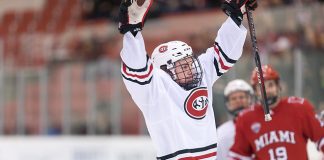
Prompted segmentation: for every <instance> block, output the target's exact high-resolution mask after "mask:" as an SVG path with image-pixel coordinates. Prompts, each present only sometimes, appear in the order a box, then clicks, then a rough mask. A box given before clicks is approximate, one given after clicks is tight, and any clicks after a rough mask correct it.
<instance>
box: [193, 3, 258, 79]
mask: <svg viewBox="0 0 324 160" xmlns="http://www.w3.org/2000/svg"><path fill="white" fill-rule="evenodd" d="M244 5H249V7H250V8H251V9H252V10H254V9H255V8H256V7H257V3H256V2H255V0H250V1H248V0H226V1H224V3H223V5H222V9H223V11H224V12H225V13H226V14H227V15H228V16H229V18H228V19H227V20H226V21H225V22H224V23H223V25H222V26H221V28H220V29H219V31H218V34H217V37H216V39H215V43H214V46H213V47H211V48H209V49H208V50H207V51H206V53H205V54H202V55H201V56H200V57H199V59H200V61H202V63H203V64H204V65H205V66H206V67H205V68H206V72H207V73H208V79H210V83H211V84H213V83H214V82H215V81H216V80H217V79H218V78H219V77H220V76H222V75H223V74H224V73H225V72H227V71H228V70H229V69H230V68H231V67H232V66H233V65H234V64H235V63H236V61H237V60H238V59H239V58H240V57H241V55H242V51H243V45H244V42H245V38H246V33H247V30H246V29H245V27H244V26H243V25H242V24H241V23H242V20H243V13H244V11H242V10H241V8H244Z"/></svg>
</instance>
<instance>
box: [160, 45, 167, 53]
mask: <svg viewBox="0 0 324 160" xmlns="http://www.w3.org/2000/svg"><path fill="white" fill-rule="evenodd" d="M167 50H168V46H161V47H160V48H159V52H160V53H164V52H165V51H167Z"/></svg>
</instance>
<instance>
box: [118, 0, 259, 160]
mask: <svg viewBox="0 0 324 160" xmlns="http://www.w3.org/2000/svg"><path fill="white" fill-rule="evenodd" d="M152 3H153V0H145V1H144V3H143V5H141V6H139V5H138V4H137V0H122V2H121V5H120V12H119V22H120V23H119V31H120V33H122V34H124V38H123V48H122V50H121V53H120V56H121V59H122V68H121V72H122V76H123V81H124V83H125V85H126V88H127V90H128V91H129V93H130V94H131V96H132V98H133V100H134V102H135V103H136V104H137V106H138V107H139V109H140V110H141V111H142V113H143V116H144V118H145V122H146V126H147V128H148V131H149V134H150V136H151V139H152V141H153V143H154V145H155V148H156V153H157V159H159V160H170V159H172V160H173V159H177V160H198V159H204V160H215V159H216V155H217V140H216V139H217V138H216V125H215V120H214V111H213V107H212V86H213V84H214V82H215V81H216V80H217V79H218V78H219V77H221V76H222V75H223V74H224V73H225V72H227V71H228V70H229V69H230V68H231V67H232V66H233V65H234V64H235V62H236V61H237V60H238V59H239V58H240V56H241V54H242V49H243V44H244V42H245V38H246V32H247V31H246V29H245V28H244V26H243V25H241V22H242V18H243V14H242V12H241V9H240V8H241V7H244V5H247V6H248V7H250V8H251V9H252V10H253V9H255V8H256V3H255V0H249V1H248V0H235V1H234V0H233V1H231V0H227V1H225V2H224V3H223V7H222V8H223V10H224V12H225V13H226V14H227V15H228V16H229V17H230V18H228V19H227V20H226V21H225V22H224V23H223V25H222V26H221V28H220V29H219V31H218V36H217V37H216V39H215V43H214V45H213V46H212V47H210V48H208V49H207V51H206V53H203V54H201V55H200V56H199V57H196V56H195V55H194V54H193V53H192V48H191V47H190V46H189V45H187V44H186V43H184V42H181V41H171V42H167V43H163V44H161V45H159V46H158V47H156V48H155V49H154V51H153V53H152V56H151V57H149V56H148V54H147V52H146V50H145V45H144V40H143V37H142V34H141V30H142V28H143V26H144V21H145V16H146V14H147V13H148V10H149V8H150V6H151V4H152ZM179 25H181V24H179Z"/></svg>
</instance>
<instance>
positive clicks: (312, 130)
mask: <svg viewBox="0 0 324 160" xmlns="http://www.w3.org/2000/svg"><path fill="white" fill-rule="evenodd" d="M302 107H303V113H304V114H303V115H302V118H303V120H302V123H303V132H304V134H305V136H306V137H308V138H310V139H311V140H312V141H313V142H316V143H317V146H318V149H319V150H321V151H322V152H323V153H324V127H323V126H322V125H321V122H320V119H318V118H317V116H316V113H315V111H314V107H313V106H312V105H311V103H310V102H309V101H308V100H306V99H305V100H304V102H303V106H302Z"/></svg>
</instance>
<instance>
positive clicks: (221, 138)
mask: <svg viewBox="0 0 324 160" xmlns="http://www.w3.org/2000/svg"><path fill="white" fill-rule="evenodd" d="M217 137H218V139H217V140H218V146H217V159H218V160H224V159H229V157H228V153H229V150H230V148H231V146H232V145H233V144H234V137H235V123H234V121H233V120H229V121H227V122H225V123H224V124H222V125H221V126H219V127H218V128H217Z"/></svg>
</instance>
